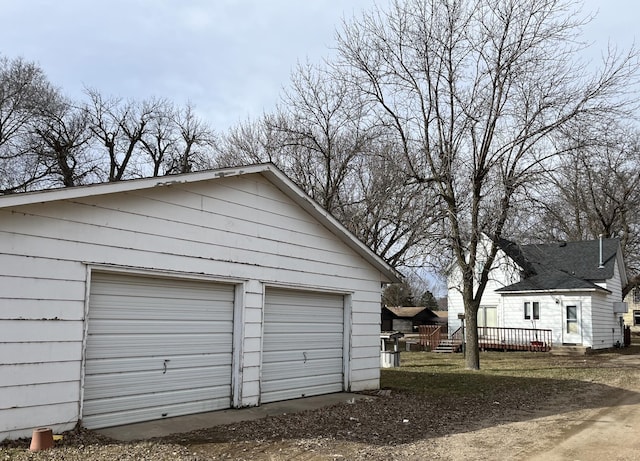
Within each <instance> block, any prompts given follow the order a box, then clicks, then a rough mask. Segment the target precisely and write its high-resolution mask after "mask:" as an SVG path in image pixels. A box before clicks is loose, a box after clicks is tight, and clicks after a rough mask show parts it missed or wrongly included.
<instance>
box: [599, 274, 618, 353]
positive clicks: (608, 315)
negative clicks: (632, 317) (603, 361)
mask: <svg viewBox="0 0 640 461" xmlns="http://www.w3.org/2000/svg"><path fill="white" fill-rule="evenodd" d="M607 289H608V290H609V291H611V293H610V294H609V293H606V294H600V293H597V294H595V295H594V296H593V308H592V316H593V345H592V347H593V348H594V349H603V348H608V347H612V346H614V345H615V344H616V342H619V343H620V344H623V343H624V331H623V328H622V326H621V324H620V318H621V317H622V314H614V312H613V303H614V302H620V301H622V287H621V284H620V271H619V269H618V265H617V264H615V265H614V275H613V278H611V279H608V280H607Z"/></svg>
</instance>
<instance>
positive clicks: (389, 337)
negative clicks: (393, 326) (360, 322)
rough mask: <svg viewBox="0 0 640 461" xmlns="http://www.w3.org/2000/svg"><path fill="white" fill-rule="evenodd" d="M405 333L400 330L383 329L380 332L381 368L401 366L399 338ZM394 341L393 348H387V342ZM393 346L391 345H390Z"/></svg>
mask: <svg viewBox="0 0 640 461" xmlns="http://www.w3.org/2000/svg"><path fill="white" fill-rule="evenodd" d="M402 337H404V333H400V332H399V331H383V332H381V333H380V368H393V367H399V366H400V348H399V344H398V342H399V340H400V338H402ZM391 341H392V342H393V346H392V347H393V348H392V349H387V342H391ZM389 346H390V347H391V345H389Z"/></svg>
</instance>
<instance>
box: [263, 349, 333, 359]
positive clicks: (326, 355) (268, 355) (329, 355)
mask: <svg viewBox="0 0 640 461" xmlns="http://www.w3.org/2000/svg"><path fill="white" fill-rule="evenodd" d="M302 352H305V353H306V354H307V360H308V361H312V360H318V359H340V360H342V348H337V347H336V348H333V349H317V350H305V351H299V355H298V357H297V359H298V360H301V361H304V355H303V354H302ZM292 360H293V361H295V360H296V356H295V354H292V353H291V351H272V352H264V353H263V354H262V362H263V363H272V362H287V361H292Z"/></svg>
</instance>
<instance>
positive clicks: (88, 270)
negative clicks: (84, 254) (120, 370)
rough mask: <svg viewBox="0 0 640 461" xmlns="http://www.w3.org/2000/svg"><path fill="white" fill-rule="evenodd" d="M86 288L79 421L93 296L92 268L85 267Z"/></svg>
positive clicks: (79, 409)
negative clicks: (90, 307) (90, 303)
mask: <svg viewBox="0 0 640 461" xmlns="http://www.w3.org/2000/svg"><path fill="white" fill-rule="evenodd" d="M85 273H86V276H85V287H84V319H83V325H82V350H81V352H80V353H81V354H82V355H81V356H80V401H79V402H78V421H82V412H83V410H84V379H85V364H86V360H87V337H88V331H89V300H90V299H89V298H90V296H91V266H90V265H86V267H85Z"/></svg>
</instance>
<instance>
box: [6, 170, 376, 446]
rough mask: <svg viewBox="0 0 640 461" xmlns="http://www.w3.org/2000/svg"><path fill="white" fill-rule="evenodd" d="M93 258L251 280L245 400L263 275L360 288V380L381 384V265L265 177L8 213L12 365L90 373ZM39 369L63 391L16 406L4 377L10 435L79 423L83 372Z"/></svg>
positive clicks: (356, 337) (252, 379)
mask: <svg viewBox="0 0 640 461" xmlns="http://www.w3.org/2000/svg"><path fill="white" fill-rule="evenodd" d="M87 265H89V266H91V265H106V266H118V267H131V268H135V270H136V271H138V270H140V271H144V270H146V269H148V270H152V271H156V270H157V271H165V272H167V273H180V274H196V275H197V276H198V277H205V278H206V277H211V279H213V280H220V279H223V280H224V279H229V280H230V281H244V284H243V286H244V290H245V293H244V296H243V297H242V299H243V303H244V305H243V306H241V307H242V309H243V312H242V317H243V318H244V319H245V321H246V324H245V326H244V330H242V335H243V336H244V338H243V340H242V342H241V344H242V349H243V351H242V352H243V354H241V356H240V357H239V359H238V360H240V364H239V372H240V375H239V377H238V379H241V382H240V383H239V385H238V390H237V393H241V395H235V396H234V399H236V400H235V403H236V404H237V405H238V406H247V405H255V404H256V403H257V398H258V395H259V388H258V381H259V373H258V370H259V367H258V365H257V364H256V361H257V360H259V358H258V356H259V351H260V336H259V335H260V334H261V333H259V329H258V328H257V326H258V325H259V324H260V322H261V316H262V311H261V309H262V296H263V295H262V290H263V288H262V283H276V284H279V283H286V284H289V285H290V286H299V287H305V288H308V289H316V290H323V289H328V290H333V291H344V292H345V293H352V295H351V298H350V299H351V303H352V311H353V317H352V319H351V322H352V327H351V328H352V337H351V348H352V349H351V351H350V352H351V354H350V355H351V357H353V359H352V363H351V371H350V373H349V376H347V381H348V383H349V386H348V387H349V388H350V389H352V390H364V389H371V388H375V387H377V386H378V380H379V369H378V367H377V366H376V367H372V365H371V364H372V363H373V362H372V361H371V360H368V359H370V358H372V357H375V356H376V355H377V347H378V341H379V337H378V335H379V309H380V282H381V278H382V276H381V274H380V272H379V271H378V270H376V269H375V268H373V267H372V266H370V265H369V264H368V263H367V262H365V261H364V259H363V258H362V257H361V256H359V255H357V254H356V253H355V252H354V251H353V250H351V249H350V248H349V247H347V246H346V245H345V244H344V243H342V242H341V241H340V240H339V239H338V238H337V237H336V236H335V235H334V234H332V233H331V232H330V231H329V230H328V229H326V228H325V227H323V226H322V225H321V224H320V223H319V222H318V221H316V220H315V219H314V218H312V217H311V216H310V215H309V214H308V213H306V212H305V211H304V210H302V209H301V208H300V207H299V206H298V205H296V204H294V203H293V202H292V201H291V200H290V199H289V198H288V197H287V196H286V195H285V194H284V193H282V192H281V191H280V190H279V189H277V188H276V187H275V186H274V185H273V184H272V183H270V182H269V181H268V180H266V179H265V178H264V177H262V176H260V175H257V174H252V175H245V176H239V177H230V178H222V179H217V180H215V181H213V182H206V183H205V182H203V183H175V184H173V185H171V186H167V187H157V188H154V189H146V190H141V191H132V192H123V193H118V194H110V195H104V196H93V197H85V198H78V199H73V200H66V201H61V202H50V203H45V204H33V205H24V206H16V207H15V208H12V209H1V210H0V322H2V323H1V325H0V328H1V329H2V331H3V333H4V332H8V333H7V334H8V335H11V336H10V337H9V336H4V334H3V337H2V338H0V357H2V358H3V361H2V362H1V363H2V364H3V365H9V364H10V365H18V366H21V365H22V364H28V363H35V362H42V363H44V364H57V363H67V362H71V366H72V367H74V369H75V370H76V371H78V370H79V369H80V360H81V357H82V332H83V319H84V306H85V304H84V300H85V295H86V292H87V284H86V274H87V270H86V268H87ZM43 319H44V320H43ZM43 324H44V325H46V328H42V325H43ZM36 332H38V333H42V335H39V334H36ZM6 351H12V352H16V353H15V354H11V353H8V352H6ZM39 354H41V356H39ZM40 357H41V358H40ZM7 360H8V361H7ZM29 370H30V371H25V373H29V374H30V375H32V379H33V381H34V382H45V381H46V384H43V386H45V387H46V386H50V387H51V389H52V390H54V389H55V392H54V391H52V392H47V391H43V392H42V395H43V396H44V397H43V398H42V399H41V400H39V401H37V403H35V401H34V402H33V403H29V402H23V404H24V405H26V406H18V407H17V408H16V405H15V403H14V402H11V401H8V400H7V399H6V398H5V397H4V396H5V395H9V394H8V393H9V392H13V391H12V390H11V389H10V388H11V387H12V386H7V385H5V384H4V382H2V383H0V386H2V387H0V439H2V438H4V437H7V436H11V437H16V436H24V435H29V434H30V430H31V428H33V427H37V426H43V425H46V426H53V427H54V428H55V429H57V430H60V429H63V428H70V427H72V426H73V425H74V424H75V422H76V420H77V419H78V411H79V408H78V399H77V398H76V397H77V395H78V394H79V389H80V373H78V374H77V375H76V376H75V377H74V378H73V379H72V380H69V377H68V375H65V376H63V377H61V376H60V375H59V374H58V373H56V374H53V375H51V374H50V373H48V372H47V371H46V369H45V368H44V367H42V368H37V369H32V368H30V369H29ZM61 380H62V381H61ZM60 382H62V383H64V384H62V386H63V387H64V388H65V391H64V392H60V391H58V389H59V386H60ZM11 395H13V394H11ZM70 397H73V398H72V399H70ZM9 409H12V410H11V411H6V410H9ZM28 415H31V416H30V417H29V416H28Z"/></svg>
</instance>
